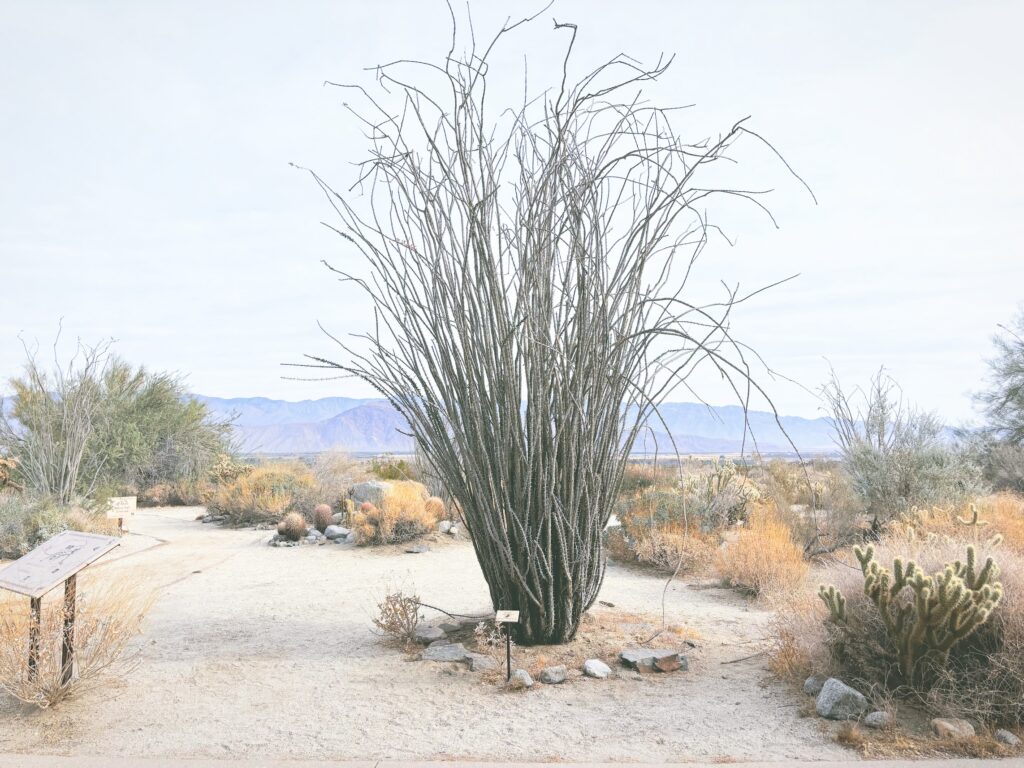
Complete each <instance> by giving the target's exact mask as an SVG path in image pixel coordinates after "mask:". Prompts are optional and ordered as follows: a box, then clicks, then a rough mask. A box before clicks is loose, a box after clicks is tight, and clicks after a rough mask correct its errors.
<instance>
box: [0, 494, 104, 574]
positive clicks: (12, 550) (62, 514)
mask: <svg viewBox="0 0 1024 768" xmlns="http://www.w3.org/2000/svg"><path fill="white" fill-rule="evenodd" d="M61 531H84V532H86V533H102V534H106V535H108V536H114V535H117V521H116V520H108V519H107V518H106V516H105V515H103V514H101V513H99V512H98V511H94V510H90V509H87V508H85V507H80V506H63V505H61V504H58V503H57V502H56V501H55V500H54V499H51V498H45V497H39V496H35V495H33V494H14V493H10V492H6V493H0V559H4V558H6V559H15V558H18V557H21V556H22V555H24V554H27V553H28V552H29V551H31V550H32V549H34V548H35V547H37V546H38V545H39V544H41V543H42V542H44V541H46V540H47V539H49V538H51V537H52V536H56V535H57V534H58V533H60V532H61Z"/></svg>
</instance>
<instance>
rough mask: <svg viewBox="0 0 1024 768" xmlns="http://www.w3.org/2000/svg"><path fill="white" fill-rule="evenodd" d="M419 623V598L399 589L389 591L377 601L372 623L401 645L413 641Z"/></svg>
mask: <svg viewBox="0 0 1024 768" xmlns="http://www.w3.org/2000/svg"><path fill="white" fill-rule="evenodd" d="M419 623H420V598H419V596H418V595H416V594H409V595H406V594H405V593H403V592H400V591H397V592H396V591H389V592H388V593H387V594H385V595H384V597H383V598H381V600H380V602H378V603H377V615H376V616H375V617H374V619H373V625H374V626H375V627H376V628H377V629H378V630H380V632H381V633H382V634H383V635H384V636H385V637H387V638H389V639H390V640H393V641H394V642H397V643H400V644H402V645H406V646H407V645H409V644H411V643H413V642H414V641H415V638H416V627H418V626H419Z"/></svg>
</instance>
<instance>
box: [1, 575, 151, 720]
mask: <svg viewBox="0 0 1024 768" xmlns="http://www.w3.org/2000/svg"><path fill="white" fill-rule="evenodd" d="M135 584H136V582H133V581H132V580H130V579H124V578H121V579H117V580H116V581H115V580H112V579H100V580H94V579H91V578H83V579H79V589H78V599H77V603H78V605H77V616H76V619H75V674H74V676H73V677H72V679H71V680H70V682H68V683H65V682H63V674H62V673H63V668H62V662H61V647H62V642H63V636H64V610H63V608H64V604H63V591H62V590H59V589H58V590H54V591H53V592H51V593H50V595H49V596H47V597H45V598H44V599H43V603H42V615H41V616H40V635H39V637H40V646H39V658H38V666H37V672H36V674H35V675H30V674H29V670H28V663H27V654H26V649H27V648H28V637H29V607H28V601H27V600H26V599H25V598H23V597H21V596H19V595H14V594H13V593H8V592H4V593H0V689H2V690H4V691H6V692H7V693H9V694H10V695H12V696H14V697H16V698H18V699H20V700H21V701H23V702H26V703H28V704H34V705H35V706H37V707H40V708H46V707H50V706H53V705H55V704H58V703H59V702H61V701H62V700H64V699H65V698H67V697H68V696H70V695H72V694H74V693H78V692H80V691H82V690H84V689H86V688H89V687H91V686H93V685H95V684H97V683H99V682H101V680H102V676H103V675H104V674H105V673H107V674H115V673H120V674H123V673H124V672H125V671H126V669H128V668H130V667H131V666H132V664H133V663H134V661H135V654H134V653H133V652H132V650H131V647H130V646H131V641H132V639H133V638H134V637H135V635H136V634H137V633H138V632H139V629H140V626H141V624H142V620H143V618H144V617H145V614H146V611H147V610H148V609H149V606H150V604H151V602H152V597H151V595H149V594H148V593H146V592H145V591H142V590H140V589H139V588H138V587H137V586H135Z"/></svg>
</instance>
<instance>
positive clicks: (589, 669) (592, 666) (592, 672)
mask: <svg viewBox="0 0 1024 768" xmlns="http://www.w3.org/2000/svg"><path fill="white" fill-rule="evenodd" d="M611 673H612V670H611V668H610V667H609V666H608V665H607V664H605V663H604V662H603V661H601V660H600V659H587V660H586V661H585V662H583V674H584V675H586V676H587V677H594V678H597V679H598V680H604V679H605V678H606V677H608V675H610V674H611Z"/></svg>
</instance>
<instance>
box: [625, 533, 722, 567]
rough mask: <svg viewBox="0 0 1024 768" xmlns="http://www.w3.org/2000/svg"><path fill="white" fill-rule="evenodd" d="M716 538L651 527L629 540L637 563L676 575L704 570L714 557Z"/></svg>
mask: <svg viewBox="0 0 1024 768" xmlns="http://www.w3.org/2000/svg"><path fill="white" fill-rule="evenodd" d="M718 543H719V537H718V536H717V535H716V534H713V533H703V532H701V531H695V532H692V533H682V532H679V531H666V530H662V529H660V528H653V529H651V530H649V531H646V532H645V533H644V534H643V536H642V537H641V538H639V539H637V540H636V541H634V542H632V543H631V544H630V546H629V548H630V551H631V552H632V553H633V556H634V557H635V559H636V560H637V561H638V562H641V563H647V564H649V565H653V566H654V567H656V568H658V569H660V570H663V571H671V572H673V573H678V574H689V575H694V574H701V573H705V572H706V571H707V570H708V569H709V568H710V566H711V564H712V563H713V562H714V560H715V552H716V550H717V548H718Z"/></svg>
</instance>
